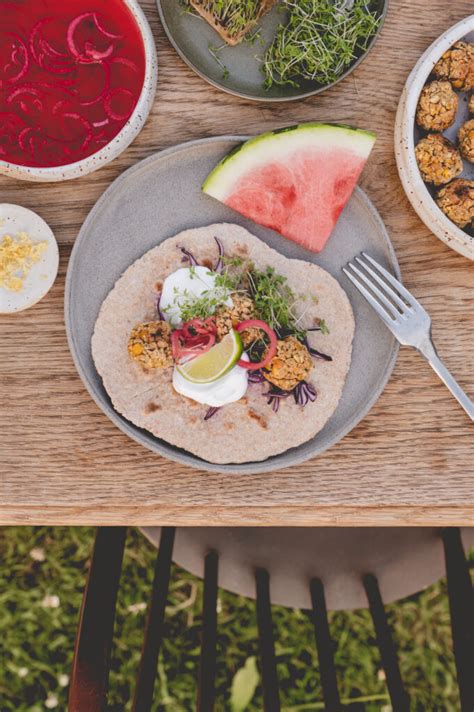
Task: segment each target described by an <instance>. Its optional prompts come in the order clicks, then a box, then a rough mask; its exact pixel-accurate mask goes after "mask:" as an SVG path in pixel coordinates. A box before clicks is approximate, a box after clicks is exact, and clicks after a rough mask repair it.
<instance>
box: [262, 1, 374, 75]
mask: <svg viewBox="0 0 474 712" xmlns="http://www.w3.org/2000/svg"><path fill="white" fill-rule="evenodd" d="M371 6H372V8H373V9H372V10H371V9H370V8H371ZM283 7H285V8H286V9H287V10H288V12H289V17H288V21H287V23H285V24H282V25H280V26H279V28H278V29H277V32H276V35H275V38H274V40H273V42H272V44H271V45H270V47H269V48H268V50H267V52H266V53H265V58H264V62H263V71H264V73H265V77H266V78H265V86H266V87H267V88H270V87H271V86H273V85H274V84H288V85H291V86H295V87H298V86H299V83H300V81H301V80H309V81H316V82H318V83H320V84H331V83H332V82H334V81H336V80H337V79H338V78H339V77H340V76H341V74H343V73H344V71H345V70H346V69H347V68H348V67H349V65H350V64H351V63H352V62H353V61H354V60H355V59H356V58H357V56H358V55H359V54H360V53H361V52H364V51H365V50H366V49H367V47H368V45H369V42H370V40H371V38H372V37H373V36H374V34H375V32H376V31H377V28H378V26H379V24H380V15H379V14H378V13H377V12H376V10H375V6H374V4H373V2H371V0H354V2H353V4H352V6H348V3H347V0H283Z"/></svg>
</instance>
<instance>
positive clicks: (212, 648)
mask: <svg viewBox="0 0 474 712" xmlns="http://www.w3.org/2000/svg"><path fill="white" fill-rule="evenodd" d="M218 564H219V559H218V556H217V553H216V552H215V551H210V552H209V553H208V554H207V556H206V560H205V564H204V605H203V625H202V643H201V660H200V665H199V686H198V699H197V710H198V712H212V711H213V709H214V697H215V681H216V654H217V650H216V648H217V573H218Z"/></svg>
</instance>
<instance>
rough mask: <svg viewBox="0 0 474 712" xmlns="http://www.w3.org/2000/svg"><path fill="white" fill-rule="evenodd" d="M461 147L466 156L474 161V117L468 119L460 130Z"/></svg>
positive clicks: (471, 161)
mask: <svg viewBox="0 0 474 712" xmlns="http://www.w3.org/2000/svg"><path fill="white" fill-rule="evenodd" d="M458 139H459V149H460V151H461V153H462V155H463V156H464V158H465V159H466V160H467V161H469V162H470V163H474V119H470V120H469V121H466V123H465V124H463V125H462V126H461V128H460V129H459V131H458Z"/></svg>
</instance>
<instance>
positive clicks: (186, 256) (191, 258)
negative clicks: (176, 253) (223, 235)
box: [181, 237, 224, 272]
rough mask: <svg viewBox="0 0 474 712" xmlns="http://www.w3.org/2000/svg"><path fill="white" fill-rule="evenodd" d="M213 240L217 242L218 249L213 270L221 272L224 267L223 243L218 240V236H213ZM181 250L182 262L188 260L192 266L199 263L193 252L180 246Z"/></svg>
mask: <svg viewBox="0 0 474 712" xmlns="http://www.w3.org/2000/svg"><path fill="white" fill-rule="evenodd" d="M214 240H215V241H216V242H217V249H218V250H219V257H218V259H217V262H216V266H215V267H214V270H213V271H214V272H222V269H223V267H224V245H223V244H222V242H221V241H220V240H219V238H218V237H214ZM181 252H182V253H183V255H184V257H183V262H189V264H190V265H191V266H192V267H197V266H198V265H199V262H198V261H197V259H196V258H195V257H194V255H193V253H192V252H190V251H189V250H187V249H186V248H185V247H182V248H181Z"/></svg>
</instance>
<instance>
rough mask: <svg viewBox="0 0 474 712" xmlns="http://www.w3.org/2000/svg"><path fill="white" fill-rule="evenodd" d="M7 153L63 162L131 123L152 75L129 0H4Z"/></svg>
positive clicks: (3, 132) (0, 72)
mask: <svg viewBox="0 0 474 712" xmlns="http://www.w3.org/2000/svg"><path fill="white" fill-rule="evenodd" d="M0 18H1V20H0V160H4V161H9V162H10V163H15V164H17V165H22V166H35V167H42V168H44V167H50V166H64V165H66V164H68V163H73V162H74V161H79V160H81V159H82V158H86V157H87V156H90V155H91V154H93V153H95V152H96V151H99V150H100V149H101V148H103V147H104V146H105V145H106V144H108V143H109V142H110V141H111V140H112V139H113V138H114V137H115V136H116V135H117V134H118V133H119V131H120V130H121V129H122V128H123V127H124V125H125V124H126V123H127V121H128V119H129V118H130V116H131V114H132V112H133V110H134V108H135V106H136V104H137V101H138V98H139V96H140V93H141V90H142V87H143V80H144V76H145V51H144V47H143V40H142V37H141V34H140V31H139V29H138V25H137V23H136V21H135V18H134V17H133V15H132V13H131V12H130V10H129V9H128V8H127V6H126V5H125V3H124V2H123V1H122V0H9V1H8V2H4V0H0Z"/></svg>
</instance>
